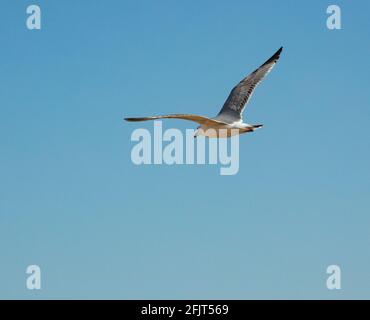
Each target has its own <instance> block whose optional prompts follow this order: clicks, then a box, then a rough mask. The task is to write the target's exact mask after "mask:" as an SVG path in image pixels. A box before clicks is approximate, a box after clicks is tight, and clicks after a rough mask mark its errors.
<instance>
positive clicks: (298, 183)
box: [0, 0, 370, 299]
mask: <svg viewBox="0 0 370 320" xmlns="http://www.w3.org/2000/svg"><path fill="white" fill-rule="evenodd" d="M333 3H335V4H337V5H339V6H340V7H341V9H342V29H341V30H334V31H330V30H328V29H327V28H326V18H327V14H326V8H327V6H328V5H329V4H333ZM30 4H37V5H39V6H40V7H41V10H42V30H39V31H35V30H33V31H30V30H28V29H27V28H26V25H25V21H26V18H27V15H26V7H27V6H28V5H30ZM369 9H370V4H369V2H368V1H356V2H355V3H354V2H352V1H334V2H332V1H330V2H328V1H304V2H303V1H299V2H298V1H288V0H285V1H282V2H280V3H279V5H277V4H276V2H275V1H272V0H271V1H258V2H256V1H253V2H252V1H208V0H202V1H192V2H190V1H169V0H168V1H163V0H161V1H118V0H117V1H113V0H110V1H88V2H87V1H82V0H79V1H50V0H49V1H23V0H17V1H10V0H7V1H3V3H2V6H1V12H2V17H1V19H0V39H1V47H2V49H1V62H0V83H1V85H0V147H1V157H0V181H1V183H0V252H1V260H0V298H3V299H4V298H5V299H9V298H20V299H38V298H46V299H55V298H69V299H77V298H92V299H97V298H101V299H161V298H167V299H169V298H172V299H180V298H193V299H198V298H202V299H205V298H208V299H216V298H217V299H255V298H264V299H274V298H277V299H283V298H297V299H312V298H314V299H337V298H339V299H342V298H349V299H353V298H360V299H363V298H370V251H369V246H370V232H369V226H370V203H369V201H370V200H369V193H370V183H369V181H370V168H369V163H370V139H369V138H370V134H369V129H368V127H369V120H370V108H369V106H370V91H369V81H368V76H369V62H368V57H369V56H370V43H369V41H368V39H369V31H370V21H369V19H368V12H369ZM280 46H284V51H283V53H282V55H281V59H280V61H279V63H278V64H277V66H276V67H275V68H274V70H273V71H272V72H271V73H270V74H269V76H268V77H267V78H266V80H265V81H264V82H263V83H262V85H260V86H259V87H258V88H257V90H256V92H255V93H254V95H253V98H252V100H251V101H250V104H249V105H248V107H247V109H246V113H245V120H246V121H247V122H250V123H263V124H264V127H263V129H261V130H259V131H257V132H255V133H253V134H249V135H245V136H242V137H241V138H240V170H239V173H238V174H237V175H235V176H220V175H219V169H218V168H217V166H215V165H198V166H197V165H178V166H166V165H162V166H161V165H149V166H135V165H134V164H133V163H132V162H131V159H130V152H131V148H132V146H133V143H132V142H131V141H130V135H131V132H132V131H133V130H134V129H135V128H137V127H138V126H137V125H135V124H129V123H124V122H123V121H122V118H123V117H124V116H141V115H151V114H161V113H163V114H166V113H183V112H184V113H197V114H203V115H208V116H213V115H215V114H216V113H217V112H218V110H219V108H220V107H221V106H222V104H223V102H224V100H225V99H226V97H227V95H228V93H229V91H230V90H231V88H232V87H233V86H234V85H235V84H236V83H237V82H238V81H239V80H240V79H241V78H242V77H244V76H245V75H246V74H248V73H249V72H251V71H253V70H254V69H255V68H256V67H257V66H259V65H260V64H261V63H262V62H264V61H265V60H266V59H267V58H268V57H269V56H270V55H271V54H272V53H274V52H275V51H276V50H277V49H278V48H279V47H280ZM152 125H153V124H152V123H145V124H143V125H142V127H145V128H148V129H150V130H152V128H153V127H152ZM193 127H194V126H193V125H192V124H191V123H185V122H181V121H176V120H174V121H167V122H164V128H180V129H181V130H185V129H186V128H193ZM31 264H37V265H39V266H40V267H41V270H42V289H41V290H39V291H35V290H33V291H30V290H27V289H26V287H25V283H26V277H27V275H26V268H27V266H28V265H31ZM331 264H337V265H339V266H340V267H341V270H342V289H341V290H337V291H332V290H328V289H327V288H326V286H325V282H326V278H327V274H326V268H327V266H328V265H331Z"/></svg>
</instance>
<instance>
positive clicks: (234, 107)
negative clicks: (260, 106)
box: [215, 47, 283, 122]
mask: <svg viewBox="0 0 370 320" xmlns="http://www.w3.org/2000/svg"><path fill="white" fill-rule="evenodd" d="M282 50H283V47H281V48H280V49H279V50H278V51H276V52H275V53H274V55H273V56H272V57H271V58H270V59H268V60H267V61H266V62H265V63H264V64H263V65H261V66H260V67H259V68H258V69H256V70H255V71H253V72H252V73H251V74H249V75H248V76H247V77H245V78H244V79H243V80H242V81H240V82H239V83H238V84H237V85H236V86H235V87H234V88H233V89H232V90H231V92H230V95H229V97H228V98H227V100H226V101H225V103H224V105H223V107H222V109H221V111H220V112H219V114H218V115H217V117H215V120H220V121H227V122H230V121H231V120H234V121H238V120H240V119H241V117H242V112H243V110H244V108H245V105H246V104H247V103H248V101H249V99H250V97H251V96H252V93H253V91H254V89H255V88H256V86H257V85H258V84H259V83H260V82H261V81H262V79H263V78H264V77H265V76H266V74H268V73H269V72H270V71H271V69H272V68H273V66H274V65H275V63H276V61H277V60H278V59H279V57H280V53H281V51H282Z"/></svg>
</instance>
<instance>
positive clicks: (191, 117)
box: [125, 114, 222, 125]
mask: <svg viewBox="0 0 370 320" xmlns="http://www.w3.org/2000/svg"><path fill="white" fill-rule="evenodd" d="M156 119H182V120H189V121H194V122H197V123H199V124H206V125H207V124H210V123H215V122H218V123H222V122H220V121H217V120H213V119H209V118H207V117H203V116H198V115H195V114H168V115H164V116H152V117H141V118H125V120H126V121H130V122H137V121H148V120H156Z"/></svg>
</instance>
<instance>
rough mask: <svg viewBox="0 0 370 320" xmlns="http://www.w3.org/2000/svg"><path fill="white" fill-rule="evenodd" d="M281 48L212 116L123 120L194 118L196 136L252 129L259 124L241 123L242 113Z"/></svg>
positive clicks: (149, 118)
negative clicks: (196, 124)
mask: <svg viewBox="0 0 370 320" xmlns="http://www.w3.org/2000/svg"><path fill="white" fill-rule="evenodd" d="M282 50H283V48H282V47H281V48H280V49H279V50H278V51H276V52H275V54H274V55H273V56H272V57H271V58H270V59H268V60H267V61H266V62H265V63H264V64H262V65H261V66H260V67H259V68H258V69H256V70H255V71H253V72H252V73H251V74H250V75H248V76H247V77H245V78H244V79H243V80H241V81H240V82H239V83H238V84H237V85H236V86H235V87H234V88H233V89H232V90H231V92H230V95H229V97H228V98H227V100H226V101H225V103H224V105H223V107H222V108H221V111H220V112H219V114H218V115H217V116H216V117H214V118H208V117H204V116H199V115H193V114H170V115H164V116H152V117H143V118H125V120H126V121H132V122H136V121H147V120H155V119H166V118H170V119H182V120H189V121H194V122H197V123H198V124H200V126H199V127H198V128H197V131H196V132H195V136H198V135H203V136H206V137H209V138H227V137H231V136H234V135H238V134H242V133H247V132H253V131H254V130H256V129H258V128H260V127H262V125H260V124H259V125H251V124H247V123H244V122H243V120H242V113H243V111H244V108H245V105H246V104H247V103H248V101H249V99H250V97H251V96H252V93H253V91H254V89H255V87H256V86H257V85H258V84H259V83H260V82H261V81H262V79H263V78H264V77H265V76H266V75H267V74H268V73H269V72H270V71H271V69H272V68H273V66H274V65H275V63H276V61H277V60H278V59H279V57H280V53H281V51H282Z"/></svg>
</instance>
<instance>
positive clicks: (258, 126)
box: [253, 124, 263, 129]
mask: <svg viewBox="0 0 370 320" xmlns="http://www.w3.org/2000/svg"><path fill="white" fill-rule="evenodd" d="M261 127H263V124H254V125H253V129H258V128H261Z"/></svg>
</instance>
